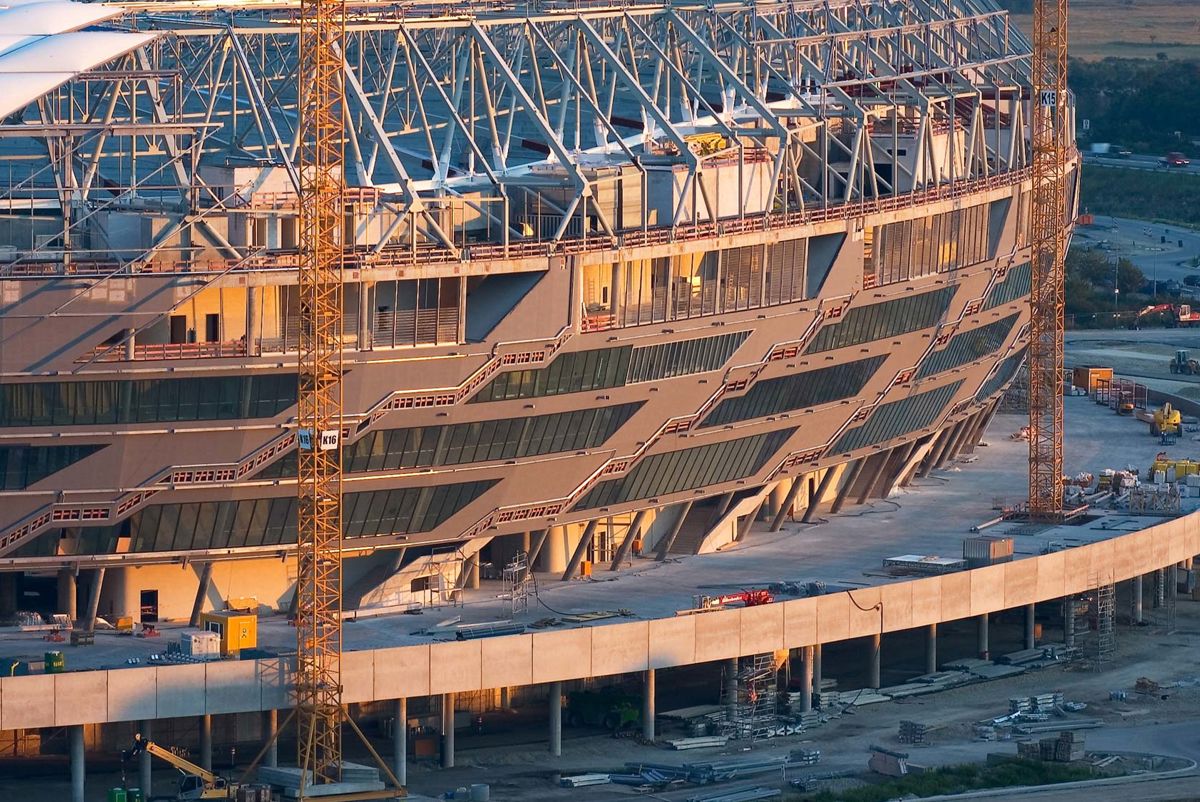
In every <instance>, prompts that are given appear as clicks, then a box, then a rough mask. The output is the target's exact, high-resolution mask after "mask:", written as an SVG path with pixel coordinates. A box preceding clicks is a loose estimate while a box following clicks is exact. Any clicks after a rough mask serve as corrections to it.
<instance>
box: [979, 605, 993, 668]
mask: <svg viewBox="0 0 1200 802" xmlns="http://www.w3.org/2000/svg"><path fill="white" fill-rule="evenodd" d="M975 620H976V622H977V631H978V633H979V649H978V652H979V659H980V660H990V659H991V657H990V655H991V649H990V648H989V647H988V634H989V633H988V624H989V621H988V614H987V613H984V614H983V615H981V616H979V617H978V618H976V619H975Z"/></svg>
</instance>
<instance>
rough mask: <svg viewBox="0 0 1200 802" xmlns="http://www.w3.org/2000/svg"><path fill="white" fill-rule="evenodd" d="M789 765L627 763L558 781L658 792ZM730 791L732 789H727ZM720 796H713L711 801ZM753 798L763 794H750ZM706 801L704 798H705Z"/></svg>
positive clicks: (776, 760)
mask: <svg viewBox="0 0 1200 802" xmlns="http://www.w3.org/2000/svg"><path fill="white" fill-rule="evenodd" d="M819 759H820V753H819V752H818V753H817V754H816V758H815V759H813V758H812V757H809V758H805V759H804V760H803V762H801V763H799V765H804V766H811V765H813V764H814V763H815V762H816V761H817V760H819ZM789 765H792V757H791V756H790V755H784V756H781V757H762V758H757V759H752V760H726V761H718V762H713V763H684V764H682V765H678V766H676V765H671V764H667V763H633V762H630V763H626V764H625V771H624V772H615V773H611V774H599V773H597V774H579V775H575V776H571V777H563V778H561V779H560V780H559V784H560V785H561V786H562V787H564V788H582V787H584V786H589V785H607V784H609V783H615V784H617V785H627V786H631V787H633V788H634V789H636V790H638V791H642V792H649V791H661V790H662V789H664V788H667V787H669V786H679V785H685V784H690V785H711V784H713V783H725V782H734V781H736V780H741V779H745V778H747V777H753V776H757V775H761V774H766V773H769V772H778V773H779V774H780V776H782V774H783V771H784V770H785V769H786V768H788V766H789ZM726 793H733V792H726ZM717 798H720V797H714V800H715V799H717ZM752 798H754V799H759V798H766V797H752ZM705 799H706V800H707V797H705Z"/></svg>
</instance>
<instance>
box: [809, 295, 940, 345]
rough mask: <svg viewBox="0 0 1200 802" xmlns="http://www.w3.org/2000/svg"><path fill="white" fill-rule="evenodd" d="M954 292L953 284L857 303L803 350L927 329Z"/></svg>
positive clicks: (857, 343)
mask: <svg viewBox="0 0 1200 802" xmlns="http://www.w3.org/2000/svg"><path fill="white" fill-rule="evenodd" d="M954 293H955V288H954V287H943V288H942V289H940V290H934V291H933V292H924V293H921V294H919V295H905V296H902V297H900V298H896V299H894V300H891V301H882V302H880V303H876V304H868V305H866V306H856V307H854V308H853V309H851V310H850V311H848V312H846V314H845V315H844V316H843V317H842V319H841V320H839V321H837V322H836V323H826V324H825V325H824V326H822V327H821V330H820V331H818V332H817V336H815V337H813V340H812V342H811V343H809V345H808V348H806V349H804V352H805V353H807V354H815V353H819V352H821V351H832V350H834V349H835V348H845V347H847V346H850V345H860V344H862V343H868V342H872V341H875V340H886V339H889V338H892V337H898V336H899V335H901V334H908V333H909V332H913V331H920V330H921V329H927V328H929V327H930V326H933V325H935V324H936V323H937V322H938V321H940V320H941V319H942V316H943V315H944V314H946V310H947V309H949V308H950V301H951V299H953V298H954Z"/></svg>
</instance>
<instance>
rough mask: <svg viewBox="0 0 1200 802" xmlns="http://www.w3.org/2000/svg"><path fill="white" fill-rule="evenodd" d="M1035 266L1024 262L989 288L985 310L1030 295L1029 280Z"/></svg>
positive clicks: (984, 305) (984, 304)
mask: <svg viewBox="0 0 1200 802" xmlns="http://www.w3.org/2000/svg"><path fill="white" fill-rule="evenodd" d="M1032 270H1033V267H1032V265H1030V264H1029V262H1022V263H1021V264H1019V265H1016V266H1015V267H1013V268H1012V269H1011V270H1009V271H1008V272H1007V273H1006V274H1005V275H1004V280H1003V281H998V282H996V283H995V284H993V285H992V288H991V289H990V290H988V294H987V298H986V299H985V300H984V302H983V310H981V311H984V312H986V311H987V310H989V309H995V308H996V307H997V306H1004V305H1005V304H1010V303H1012V302H1013V301H1016V300H1019V299H1022V298H1025V297H1026V296H1027V295H1029V282H1030V276H1031V275H1032Z"/></svg>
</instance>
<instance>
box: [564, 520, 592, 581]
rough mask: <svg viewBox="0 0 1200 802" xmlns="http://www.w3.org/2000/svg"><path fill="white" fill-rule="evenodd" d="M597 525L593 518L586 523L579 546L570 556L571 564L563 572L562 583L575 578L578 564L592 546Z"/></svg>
mask: <svg viewBox="0 0 1200 802" xmlns="http://www.w3.org/2000/svg"><path fill="white" fill-rule="evenodd" d="M599 523H600V519H599V518H593V519H592V520H590V521H588V522H587V526H586V527H584V530H583V537H581V538H579V545H578V546H576V547H575V553H574V554H572V555H571V562H569V563H568V564H567V570H566V571H564V572H563V575H562V581H563V582H566V581H567V580H568V579H574V578H575V574H576V573H577V572H578V571H579V565H580V563H582V562H583V558H584V556H585V555H586V554H587V551H588V548H589V547H590V546H591V545H592V540H593V539H594V538H595V537H596V526H597V525H599Z"/></svg>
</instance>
